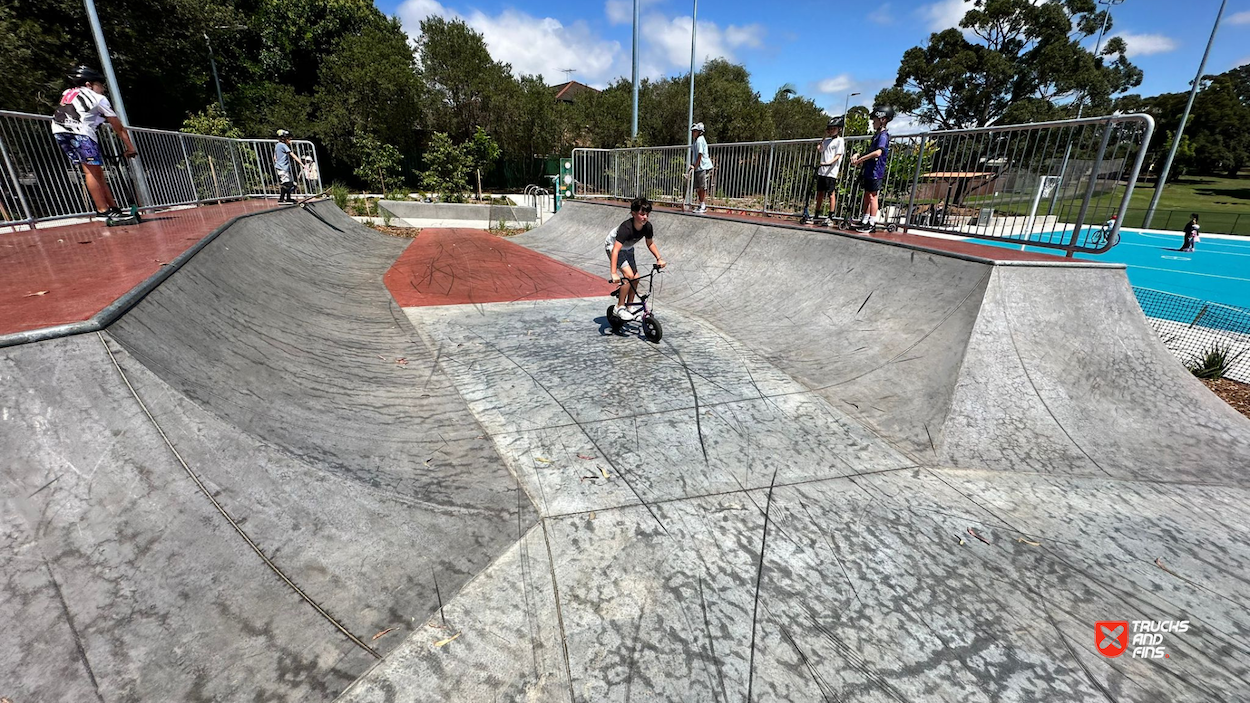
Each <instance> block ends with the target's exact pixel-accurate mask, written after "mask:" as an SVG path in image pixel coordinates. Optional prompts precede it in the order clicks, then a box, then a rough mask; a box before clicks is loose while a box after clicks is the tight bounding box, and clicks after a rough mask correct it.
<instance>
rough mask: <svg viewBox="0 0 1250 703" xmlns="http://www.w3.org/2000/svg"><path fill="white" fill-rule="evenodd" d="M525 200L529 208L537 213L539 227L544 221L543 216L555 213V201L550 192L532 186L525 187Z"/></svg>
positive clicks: (540, 187)
mask: <svg viewBox="0 0 1250 703" xmlns="http://www.w3.org/2000/svg"><path fill="white" fill-rule="evenodd" d="M525 198H526V201H527V202H528V203H529V206H530V207H532V208H534V211H535V212H536V213H538V224H540V225H541V224H542V223H543V220H545V219H546V218H545V217H544V216H543V215H545V214H546V213H549V212H551V213H554V212H555V199H554V198H553V197H552V195H551V191H549V190H547V189H546V188H543V187H542V186H537V185H533V184H530V185H527V186H525Z"/></svg>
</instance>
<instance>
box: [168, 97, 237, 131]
mask: <svg viewBox="0 0 1250 703" xmlns="http://www.w3.org/2000/svg"><path fill="white" fill-rule="evenodd" d="M178 131H179V132H185V133H186V134H206V135H208V136H210V137H226V138H228V139H242V138H243V132H242V131H240V130H239V128H238V127H235V126H234V124H233V123H231V122H230V118H229V117H226V113H224V112H222V111H221V106H220V105H218V104H217V103H209V104H208V107H206V108H204V110H203V111H202V112H198V113H196V114H194V115H191V116H190V117H188V118H187V119H185V120H183V122H182V129H180V130H178Z"/></svg>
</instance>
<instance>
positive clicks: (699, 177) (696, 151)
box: [686, 122, 712, 212]
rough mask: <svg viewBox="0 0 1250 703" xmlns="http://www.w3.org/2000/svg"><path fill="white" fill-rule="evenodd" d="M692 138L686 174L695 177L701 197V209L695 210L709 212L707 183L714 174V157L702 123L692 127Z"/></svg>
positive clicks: (696, 210)
mask: <svg viewBox="0 0 1250 703" xmlns="http://www.w3.org/2000/svg"><path fill="white" fill-rule="evenodd" d="M690 136H691V137H692V139H693V141H692V142H691V144H690V166H689V167H688V168H687V169H686V173H687V174H688V175H692V176H694V190H695V192H696V193H698V195H699V207H697V208H695V212H707V181H708V174H710V173H711V172H712V157H711V155H710V154H709V153H708V149H707V140H706V139H704V138H703V123H702V122H695V123H694V124H692V125H690Z"/></svg>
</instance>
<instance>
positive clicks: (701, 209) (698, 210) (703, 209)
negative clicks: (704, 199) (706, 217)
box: [694, 205, 707, 215]
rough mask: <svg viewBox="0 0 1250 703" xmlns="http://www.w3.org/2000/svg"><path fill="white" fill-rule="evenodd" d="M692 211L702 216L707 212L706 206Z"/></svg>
mask: <svg viewBox="0 0 1250 703" xmlns="http://www.w3.org/2000/svg"><path fill="white" fill-rule="evenodd" d="M694 211H695V212H697V213H699V214H700V215H702V214H703V213H705V212H707V206H706V205H700V206H699V207H697V208H695V209H694Z"/></svg>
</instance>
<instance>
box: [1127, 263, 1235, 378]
mask: <svg viewBox="0 0 1250 703" xmlns="http://www.w3.org/2000/svg"><path fill="white" fill-rule="evenodd" d="M1133 293H1134V294H1135V295H1136V296H1137V302H1138V304H1139V305H1141V309H1142V312H1144V313H1145V314H1146V319H1147V320H1149V321H1150V325H1151V327H1154V330H1155V332H1157V333H1158V335H1159V338H1160V339H1162V340H1163V343H1164V345H1166V346H1167V348H1168V349H1170V350H1171V351H1172V353H1173V354H1175V355H1176V357H1177V358H1178V359H1180V360H1181V362H1182V363H1184V364H1185V365H1186V366H1193V365H1194V364H1195V363H1196V362H1198V361H1200V360H1202V359H1203V358H1204V357H1206V356H1207V355H1208V354H1209V353H1210V352H1212V351H1213V350H1216V349H1218V350H1220V351H1222V352H1224V353H1225V355H1226V356H1227V357H1228V358H1230V359H1232V363H1231V364H1229V367H1228V371H1227V372H1226V373H1225V377H1226V378H1230V379H1232V380H1234V381H1241V382H1242V383H1250V310H1247V309H1246V308H1239V307H1236V306H1233V305H1222V304H1220V303H1213V302H1211V301H1208V300H1199V299H1198V298H1190V297H1188V296H1184V295H1177V294H1175V293H1167V292H1164V291H1160V290H1154V289H1151V288H1138V287H1136V286H1134V287H1133Z"/></svg>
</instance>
